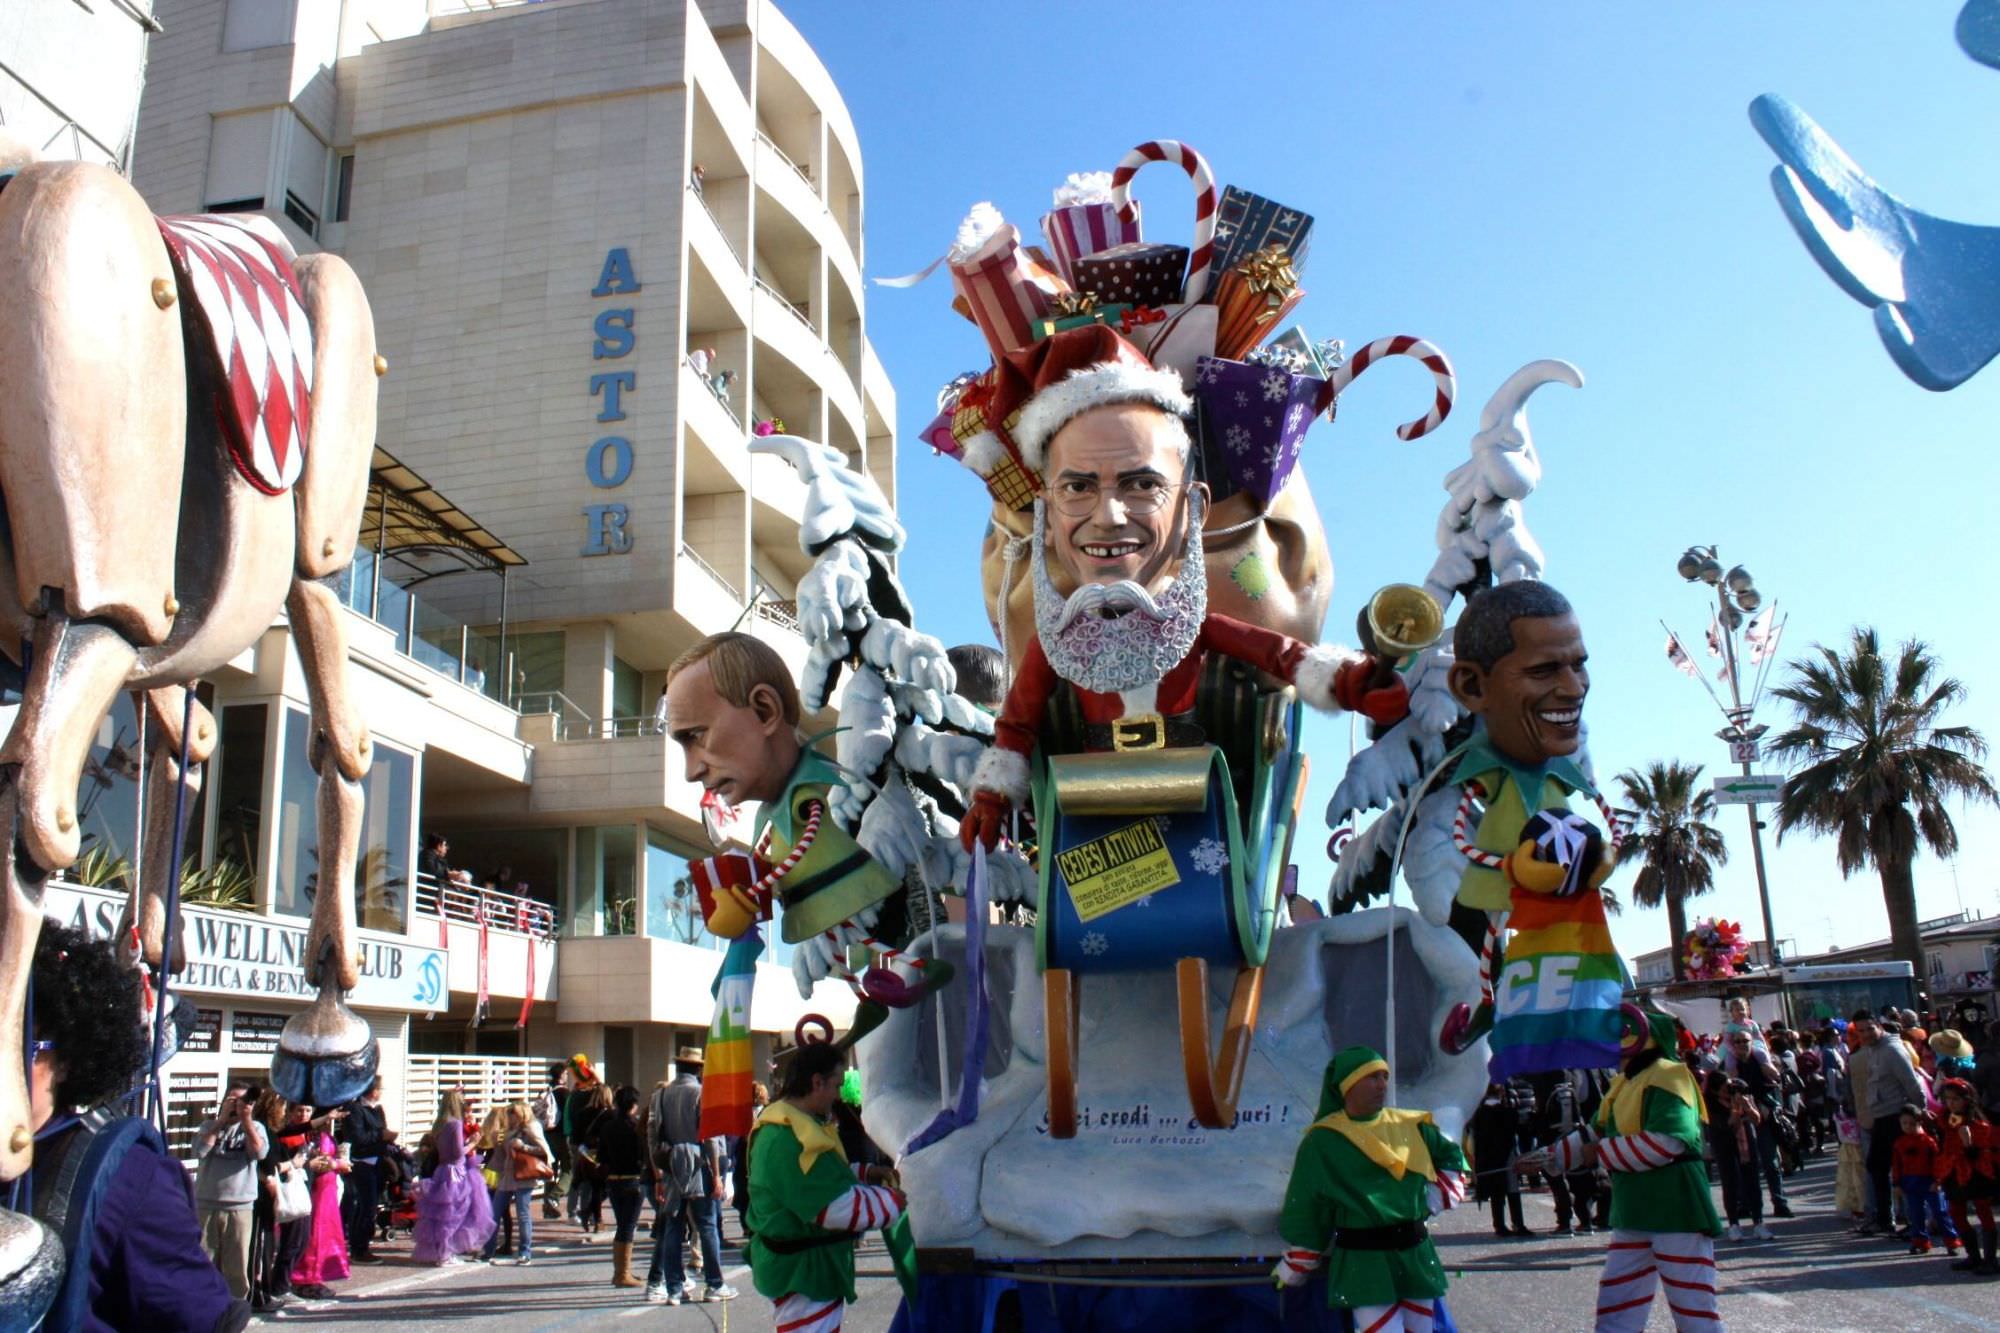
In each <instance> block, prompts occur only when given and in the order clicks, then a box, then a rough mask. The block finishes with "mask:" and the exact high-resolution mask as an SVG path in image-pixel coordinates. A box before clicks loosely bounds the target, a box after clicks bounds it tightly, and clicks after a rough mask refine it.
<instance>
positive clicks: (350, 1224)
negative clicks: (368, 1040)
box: [334, 1074, 395, 1264]
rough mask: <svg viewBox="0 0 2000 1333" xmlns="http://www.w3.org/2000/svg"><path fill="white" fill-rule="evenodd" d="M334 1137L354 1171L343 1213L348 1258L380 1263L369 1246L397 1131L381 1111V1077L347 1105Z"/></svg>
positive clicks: (344, 1198)
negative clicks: (384, 1161)
mask: <svg viewBox="0 0 2000 1333" xmlns="http://www.w3.org/2000/svg"><path fill="white" fill-rule="evenodd" d="M334 1136H335V1138H337V1139H338V1140H339V1141H340V1142H342V1143H344V1144H346V1145H347V1150H348V1156H349V1158H350V1159H351V1160H352V1161H353V1163H354V1169H353V1170H352V1171H350V1172H349V1173H348V1175H347V1190H346V1192H345V1193H344V1194H343V1195H342V1196H341V1200H340V1210H341V1213H342V1215H343V1216H344V1218H345V1219H346V1222H347V1257H348V1258H349V1259H350V1260H351V1261H353V1262H354V1263H357V1264H379V1263H381V1262H382V1260H381V1258H380V1257H379V1256H377V1255H376V1254H374V1253H373V1252H372V1251H371V1250H370V1249H369V1246H370V1245H372V1244H373V1243H374V1240H375V1214H376V1211H377V1210H378V1208H379V1207H380V1205H381V1201H382V1174H381V1169H382V1159H383V1157H384V1156H386V1155H387V1153H388V1150H389V1141H390V1140H391V1139H393V1138H394V1137H395V1132H394V1131H393V1130H391V1129H390V1128H389V1118H388V1116H387V1114H386V1113H384V1111H383V1110H382V1076H381V1075H380V1074H377V1075H376V1076H375V1081H374V1082H373V1083H370V1084H369V1085H368V1091H367V1092H365V1093H363V1094H362V1095H361V1096H359V1097H357V1098H355V1099H354V1100H353V1101H351V1102H349V1103H348V1104H347V1116H346V1118H345V1119H344V1120H342V1121H341V1122H340V1125H339V1127H338V1128H337V1129H336V1130H335V1135H334Z"/></svg>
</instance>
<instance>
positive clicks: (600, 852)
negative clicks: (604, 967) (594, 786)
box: [570, 824, 639, 935]
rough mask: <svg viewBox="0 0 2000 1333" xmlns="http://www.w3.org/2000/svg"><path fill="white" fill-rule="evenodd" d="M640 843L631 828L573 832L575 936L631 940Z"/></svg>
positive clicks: (634, 927)
mask: <svg viewBox="0 0 2000 1333" xmlns="http://www.w3.org/2000/svg"><path fill="white" fill-rule="evenodd" d="M637 843H638V839H637V838H636V837H635V836H634V831H633V827H632V825H630V824H614V825H612V826H610V827H609V828H580V829H578V830H577V831H576V892H575V893H574V894H573V895H572V901H571V911H570V933H571V934H573V935H635V934H637V933H638V931H639V865H638V847H637Z"/></svg>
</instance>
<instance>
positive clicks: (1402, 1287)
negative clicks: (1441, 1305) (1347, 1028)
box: [1272, 1046, 1465, 1333]
mask: <svg viewBox="0 0 2000 1333" xmlns="http://www.w3.org/2000/svg"><path fill="white" fill-rule="evenodd" d="M1388 1096H1389V1064H1388V1062H1387V1061H1386V1060H1384V1059H1383V1058H1382V1057H1381V1056H1380V1055H1379V1054H1377V1053H1376V1052H1374V1051H1372V1050H1370V1049H1369V1048H1368V1047H1366V1046H1349V1047H1347V1048H1346V1049H1345V1050H1343V1051H1341V1052H1340V1053H1338V1054H1337V1055H1335V1056H1334V1057H1333V1062H1332V1063H1331V1064H1329V1065H1328V1066H1327V1067H1326V1077H1325V1079H1324V1081H1323V1083H1322V1085H1321V1089H1320V1102H1319V1116H1320V1118H1319V1119H1318V1120H1316V1121H1314V1122H1313V1124H1312V1126H1311V1128H1309V1129H1308V1130H1307V1131H1306V1137H1305V1141H1304V1142H1303V1143H1301V1144H1299V1151H1298V1156H1297V1157H1296V1158H1295V1159H1294V1160H1293V1162H1292V1178H1291V1183H1290V1185H1288V1186H1287V1187H1286V1189H1285V1206H1284V1210H1283V1211H1282V1212H1281V1213H1279V1215H1278V1233H1279V1235H1281V1236H1283V1237H1284V1241H1285V1244H1286V1246H1287V1247H1288V1248H1287V1249H1286V1251H1285V1254H1284V1257H1283V1258H1281V1259H1280V1260H1279V1261H1278V1267H1277V1269H1276V1270H1275V1271H1274V1272H1273V1274H1272V1276H1273V1277H1275V1278H1276V1279H1277V1281H1278V1283H1279V1285H1280V1286H1286V1287H1295V1286H1298V1285H1300V1284H1302V1283H1303V1282H1305V1280H1306V1279H1307V1277H1308V1276H1309V1275H1310V1274H1311V1273H1312V1271H1313V1270H1314V1269H1316V1268H1318V1267H1319V1266H1320V1265H1321V1264H1322V1263H1324V1264H1325V1265H1326V1268H1327V1279H1326V1295H1327V1304H1328V1305H1330V1306H1332V1307H1334V1308H1336V1309H1347V1310H1351V1311H1353V1314H1354V1327H1355V1328H1356V1330H1358V1333H1398V1331H1399V1330H1401V1331H1406V1333H1429V1330H1430V1329H1431V1328H1432V1327H1433V1321H1434V1320H1435V1318H1436V1314H1437V1305H1436V1303H1437V1298H1438V1297H1440V1296H1442V1295H1444V1290H1445V1276H1444V1266H1443V1265H1442V1264H1440V1263H1439V1262H1438V1256H1437V1247H1436V1246H1434V1245H1433V1244H1432V1243H1431V1240H1430V1233H1429V1231H1428V1230H1427V1229H1426V1227H1425V1226H1424V1221H1425V1219H1426V1218H1428V1217H1429V1216H1430V1215H1431V1214H1432V1213H1435V1212H1441V1211H1443V1210H1444V1209H1445V1208H1448V1207H1450V1206H1451V1205H1452V1204H1453V1203H1455V1202H1457V1201H1458V1200H1459V1199H1462V1198H1464V1197H1465V1155H1464V1153H1462V1152H1460V1151H1459V1147H1458V1145H1457V1144H1455V1143H1453V1142H1452V1141H1451V1140H1450V1139H1449V1138H1447V1137H1445V1135H1444V1134H1443V1133H1442V1132H1441V1131H1439V1129H1438V1128H1437V1126H1436V1125H1435V1124H1433V1123H1432V1121H1431V1117H1430V1113H1429V1112H1427V1111H1403V1110H1397V1109H1396V1108H1394V1107H1390V1106H1387V1105H1385V1103H1386V1102H1387V1100H1388Z"/></svg>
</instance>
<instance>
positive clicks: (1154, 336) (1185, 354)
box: [1124, 304, 1216, 384]
mask: <svg viewBox="0 0 2000 1333" xmlns="http://www.w3.org/2000/svg"><path fill="white" fill-rule="evenodd" d="M1147 316H1151V317H1147ZM1215 318H1216V309H1215V307H1214V306H1212V305H1207V304H1199V305H1170V306H1167V307H1165V308H1164V309H1159V308H1154V309H1150V310H1148V309H1147V308H1145V307H1141V309H1140V311H1138V312H1135V317H1134V318H1133V322H1132V327H1131V328H1129V329H1126V330H1124V333H1125V336H1126V337H1128V338H1130V339H1131V340H1132V344H1133V346H1135V347H1137V348H1138V349H1139V350H1140V351H1142V352H1144V353H1145V354H1146V359H1147V360H1148V361H1151V362H1152V363H1153V365H1154V366H1155V367H1156V368H1157V369H1160V370H1171V371H1173V372H1174V373H1175V374H1177V375H1179V376H1180V377H1181V380H1182V382H1183V383H1187V384H1192V383H1193V382H1194V375H1195V368H1196V366H1197V364H1198V363H1199V362H1200V360H1201V358H1203V357H1205V356H1214V355H1215ZM1141 319H1143V320H1144V322H1140V320H1141Z"/></svg>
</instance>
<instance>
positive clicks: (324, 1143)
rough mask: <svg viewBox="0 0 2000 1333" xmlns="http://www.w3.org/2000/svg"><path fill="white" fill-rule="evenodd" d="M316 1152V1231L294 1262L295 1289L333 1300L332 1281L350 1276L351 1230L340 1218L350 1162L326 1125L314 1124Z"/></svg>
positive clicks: (310, 1163) (309, 1162) (312, 1163)
mask: <svg viewBox="0 0 2000 1333" xmlns="http://www.w3.org/2000/svg"><path fill="white" fill-rule="evenodd" d="M313 1134H314V1138H313V1141H312V1152H311V1153H310V1154H309V1155H308V1156H307V1158H306V1171H307V1173H308V1174H309V1175H310V1176H311V1178H312V1203H313V1210H312V1230H311V1231H310V1232H309V1233H308V1234H307V1237H306V1248H305V1252H304V1253H303V1254H301V1255H300V1256H299V1261H298V1262H297V1263H296V1264H294V1265H292V1289H293V1290H294V1291H296V1292H298V1294H299V1295H301V1296H303V1297H305V1298H306V1299H307V1300H330V1299H332V1297H333V1292H332V1291H331V1290H330V1289H329V1288H328V1287H327V1285H326V1284H327V1283H329V1282H338V1281H340V1280H341V1279H343V1278H345V1277H346V1276H347V1229H346V1228H345V1227H344V1226H343V1225H342V1224H341V1220H340V1178H341V1177H342V1176H344V1175H346V1174H347V1171H348V1165H347V1163H346V1162H343V1161H342V1160H341V1159H340V1153H339V1150H338V1149H337V1148H336V1147H335V1146H334V1142H333V1136H332V1135H331V1134H329V1133H327V1131H326V1129H325V1128H324V1124H323V1122H322V1124H319V1125H315V1126H314V1127H313Z"/></svg>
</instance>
